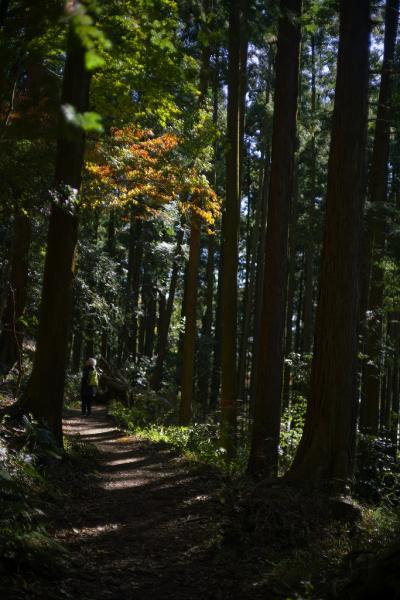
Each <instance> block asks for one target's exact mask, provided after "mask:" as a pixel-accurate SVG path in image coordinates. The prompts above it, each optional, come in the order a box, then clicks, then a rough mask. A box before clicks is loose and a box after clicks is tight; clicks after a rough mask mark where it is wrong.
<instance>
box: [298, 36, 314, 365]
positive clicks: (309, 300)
mask: <svg viewBox="0 0 400 600" xmlns="http://www.w3.org/2000/svg"><path fill="white" fill-rule="evenodd" d="M315 111H316V85H315V38H314V36H312V39H311V114H312V138H311V149H310V150H311V168H310V171H311V173H310V180H311V181H310V198H309V207H308V211H307V212H308V236H307V241H306V264H305V281H304V307H303V315H304V328H303V340H302V350H303V352H305V353H306V354H309V353H310V352H311V344H312V334H313V296H314V220H315V196H316V172H317V148H316V140H315V121H316V115H315Z"/></svg>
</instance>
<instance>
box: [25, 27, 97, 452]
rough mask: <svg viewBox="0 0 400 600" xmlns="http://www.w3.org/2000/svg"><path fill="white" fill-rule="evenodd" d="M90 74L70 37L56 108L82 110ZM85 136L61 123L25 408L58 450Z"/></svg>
mask: <svg viewBox="0 0 400 600" xmlns="http://www.w3.org/2000/svg"><path fill="white" fill-rule="evenodd" d="M88 97H89V74H88V73H87V71H86V70H85V64H84V48H83V47H82V45H81V42H80V40H79V39H78V38H77V37H76V36H75V34H74V33H73V32H72V30H71V31H70V34H69V43H68V52H67V60H66V64H65V69H64V77H63V89H62V99H61V104H62V105H65V104H71V105H72V106H74V107H75V108H76V110H77V111H78V112H84V111H85V110H87V106H88ZM84 139H85V138H84V132H83V131H82V130H80V129H77V128H74V127H73V126H72V125H70V124H68V123H66V122H64V121H62V125H61V127H60V136H59V139H58V145H57V157H56V169H55V184H56V188H57V192H58V198H57V201H55V202H54V203H53V205H52V207H51V214H50V222H49V232H48V239H47V252H46V261H45V268H44V278H43V291H42V301H41V307H40V321H39V334H38V340H37V350H36V354H35V360H34V365H33V370H32V374H31V378H30V380H29V383H28V387H27V390H26V395H25V398H24V406H25V408H26V410H29V411H30V412H32V413H33V415H34V416H35V417H36V418H39V419H42V420H43V421H44V422H46V423H47V425H48V426H49V427H50V429H51V431H52V432H53V434H54V436H55V439H56V441H57V443H58V444H59V445H60V446H62V442H63V440H62V420H61V418H62V404H63V395H64V380H65V369H66V359H67V347H68V339H69V328H70V321H71V304H72V285H73V279H74V271H75V250H76V242H77V232H78V216H77V213H76V211H75V208H74V206H73V204H72V207H73V210H72V211H71V201H72V202H74V200H75V198H76V195H77V194H78V193H79V189H80V185H81V174H82V165H83V152H84Z"/></svg>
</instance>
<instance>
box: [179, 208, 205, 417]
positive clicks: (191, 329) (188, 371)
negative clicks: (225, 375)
mask: <svg viewBox="0 0 400 600" xmlns="http://www.w3.org/2000/svg"><path fill="white" fill-rule="evenodd" d="M199 256H200V223H199V221H198V218H197V217H196V216H195V214H194V213H193V214H192V226H191V229H190V243H189V262H188V277H187V288H186V299H185V336H184V340H183V355H182V379H181V402H180V408H179V423H180V425H188V424H189V423H190V419H191V416H192V397H193V386H194V352H195V342H196V330H197V326H196V321H197V314H196V313H197V311H196V306H197V272H198V264H199Z"/></svg>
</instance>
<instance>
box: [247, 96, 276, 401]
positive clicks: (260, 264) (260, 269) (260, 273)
mask: <svg viewBox="0 0 400 600" xmlns="http://www.w3.org/2000/svg"><path fill="white" fill-rule="evenodd" d="M267 97H268V96H267ZM270 162H271V156H270V150H269V147H268V146H267V150H266V156H265V165H264V176H263V187H262V206H261V213H260V223H259V229H260V231H259V234H258V237H259V243H258V248H257V270H256V281H255V295H256V299H255V305H254V319H253V348H252V368H251V387H250V401H251V404H252V406H253V407H254V404H255V397H256V390H257V364H258V357H259V355H260V339H261V330H260V326H261V309H262V290H263V286H264V266H265V262H264V261H265V232H266V228H267V214H268V194H269V183H270V177H269V176H270V166H271V165H270Z"/></svg>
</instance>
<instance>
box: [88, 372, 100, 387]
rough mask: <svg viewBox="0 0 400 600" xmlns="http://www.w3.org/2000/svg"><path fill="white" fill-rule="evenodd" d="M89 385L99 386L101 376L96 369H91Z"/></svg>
mask: <svg viewBox="0 0 400 600" xmlns="http://www.w3.org/2000/svg"><path fill="white" fill-rule="evenodd" d="M88 383H89V385H92V386H93V387H98V385H99V376H98V374H97V371H96V369H90V371H89V376H88Z"/></svg>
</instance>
